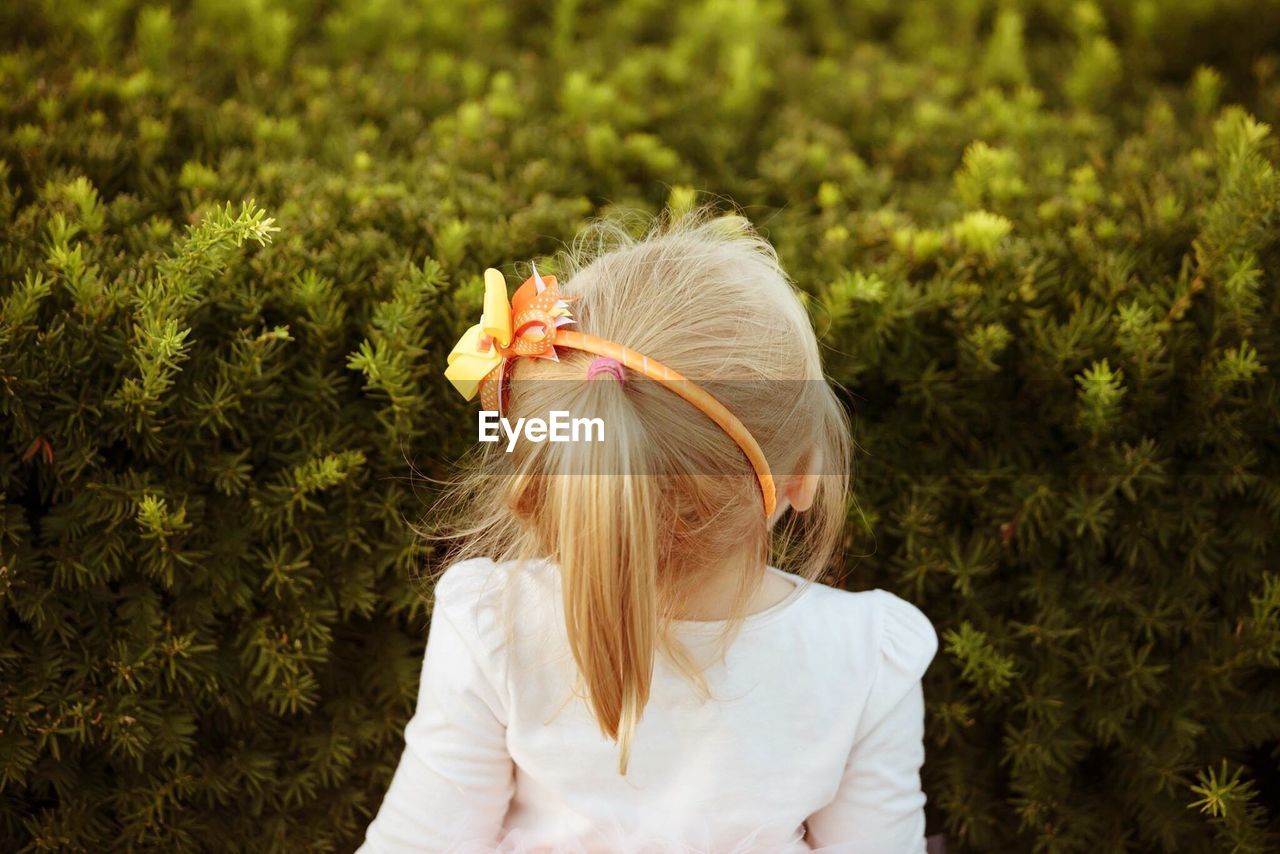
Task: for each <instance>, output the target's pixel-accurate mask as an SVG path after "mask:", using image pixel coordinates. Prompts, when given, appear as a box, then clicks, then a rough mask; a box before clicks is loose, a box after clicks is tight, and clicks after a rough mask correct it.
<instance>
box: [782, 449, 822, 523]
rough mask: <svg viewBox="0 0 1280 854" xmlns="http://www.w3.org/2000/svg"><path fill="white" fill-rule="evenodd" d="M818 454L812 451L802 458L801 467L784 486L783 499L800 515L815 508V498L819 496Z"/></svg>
mask: <svg viewBox="0 0 1280 854" xmlns="http://www.w3.org/2000/svg"><path fill="white" fill-rule="evenodd" d="M815 462H816V452H814V451H810V452H809V453H807V454H805V455H804V456H802V457H801V458H800V465H798V466H797V467H796V471H795V474H792V475H791V476H790V477H788V478H787V479H786V480H785V481H784V482H783V486H782V497H783V498H785V499H787V503H788V504H790V505H791V508H792V509H793V510H795V511H796V512H798V513H803V512H804V511H806V510H808V509H809V508H810V507H812V506H813V498H814V496H815V495H817V494H818V466H817V465H815Z"/></svg>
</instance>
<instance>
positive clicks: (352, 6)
mask: <svg viewBox="0 0 1280 854" xmlns="http://www.w3.org/2000/svg"><path fill="white" fill-rule="evenodd" d="M0 32H3V33H5V35H4V36H2V37H0V38H3V50H2V51H0V115H2V116H3V118H2V120H0V177H2V179H3V180H2V181H0V222H3V227H2V228H0V437H2V439H3V441H2V442H0V615H2V621H0V841H3V842H4V843H5V844H4V846H3V847H4V848H6V849H19V850H21V849H26V848H31V849H37V850H41V849H59V850H64V849H65V850H89V851H98V850H106V849H117V848H119V849H140V848H163V849H167V850H206V849H208V850H240V849H255V850H257V849H279V850H346V849H350V848H351V847H352V846H353V845H354V844H355V843H356V842H357V841H358V839H359V838H360V835H361V833H362V831H363V828H364V825H365V824H366V823H367V820H368V817H369V816H370V814H371V812H372V810H374V809H375V808H376V806H377V803H378V801H379V799H380V797H381V792H382V790H383V788H384V787H385V785H386V783H387V781H388V779H389V775H390V772H391V770H392V768H393V767H394V764H395V762H396V760H397V758H398V754H399V750H400V747H401V742H400V727H401V726H402V724H403V721H404V720H405V718H406V717H407V715H408V713H409V711H410V709H411V705H412V700H413V696H414V691H415V689H416V680H417V672H418V664H419V661H418V658H419V656H420V653H421V649H422V641H423V635H424V630H425V615H424V613H423V611H424V609H423V604H422V603H423V600H422V598H421V596H420V595H419V591H418V590H417V589H416V588H415V585H414V584H413V579H412V576H413V572H414V570H415V568H416V567H417V566H418V565H419V564H420V562H421V560H422V558H423V555H422V554H421V550H419V549H417V548H415V543H414V542H413V535H412V532H411V531H410V529H409V523H412V522H416V521H417V520H418V517H419V516H420V515H421V513H422V512H423V508H424V500H425V498H426V496H425V494H424V493H423V492H422V491H420V490H415V484H414V481H413V479H412V478H411V476H410V474H411V470H412V471H417V472H419V473H421V474H423V475H427V476H434V475H438V474H440V473H441V472H443V471H446V470H447V469H448V467H449V465H450V463H451V461H452V460H453V459H454V458H455V457H456V456H457V455H458V454H459V453H460V452H461V451H462V450H463V449H464V448H465V447H466V445H467V442H468V434H469V431H470V429H471V428H470V425H471V424H472V422H471V421H470V419H469V417H468V416H467V415H466V413H467V412H468V411H469V408H468V407H466V406H465V405H464V404H462V403H461V401H459V400H457V399H455V395H454V394H453V393H452V392H451V391H450V390H449V389H448V387H447V385H446V384H445V383H444V382H442V378H441V376H440V369H441V365H442V364H443V359H444V355H445V353H446V352H447V350H448V348H449V346H450V345H451V344H452V343H453V340H454V338H455V336H456V334H457V333H458V332H460V331H461V329H462V327H463V326H464V325H465V324H466V323H468V322H470V320H471V319H472V318H473V316H474V314H475V312H476V310H477V306H478V296H479V289H480V279H479V276H480V272H481V271H482V270H483V268H484V267H486V266H490V265H499V264H500V265H504V266H505V268H506V269H507V271H508V272H509V273H512V274H514V273H515V272H516V269H515V266H514V265H515V264H517V263H523V262H526V261H528V260H530V259H533V258H540V257H542V256H544V255H546V254H549V253H550V252H551V251H552V250H554V249H555V248H557V246H558V245H559V244H560V242H561V241H563V240H566V239H568V238H570V237H571V236H572V235H573V234H574V232H575V231H576V229H577V228H578V227H579V226H580V224H581V223H582V222H583V221H584V220H585V219H586V218H587V217H589V216H592V215H595V214H599V213H609V212H611V211H613V210H614V209H615V208H640V209H644V210H650V211H654V210H657V209H659V208H660V207H661V206H663V205H664V204H668V203H669V204H670V205H671V206H673V207H674V208H676V209H680V208H683V207H687V206H689V205H691V204H694V203H696V202H700V201H705V200H706V199H707V198H713V199H714V198H724V197H727V198H730V199H732V200H734V201H735V202H737V203H738V204H740V205H742V206H743V207H744V209H745V211H746V213H747V214H748V215H749V216H751V217H752V218H753V219H754V220H755V221H756V223H757V224H758V225H759V226H760V227H761V228H762V229H763V230H764V231H765V232H766V234H767V235H768V236H769V237H770V238H771V239H772V240H773V241H774V242H775V244H776V245H777V246H778V248H779V251H780V253H781V255H782V257H783V261H784V263H785V264H786V266H787V268H788V269H789V270H790V271H791V272H792V274H793V275H794V277H795V279H796V280H797V283H798V284H799V286H800V287H801V288H802V289H803V290H804V291H805V293H806V294H807V296H808V299H809V303H810V305H811V308H812V312H813V316H814V319H815V323H816V324H817V325H818V328H819V330H820V333H821V334H822V336H823V340H824V342H825V343H826V345H827V346H828V351H827V359H828V365H829V370H830V372H831V374H832V377H833V378H834V379H835V380H837V381H839V382H840V383H842V384H843V385H844V386H845V388H847V390H848V392H849V398H848V399H849V401H850V405H851V406H852V408H853V410H854V411H855V413H856V416H857V418H856V423H857V440H858V443H859V445H860V448H861V451H860V454H859V458H858V461H857V476H856V481H857V494H858V506H857V507H856V508H854V509H853V510H852V512H851V515H850V534H849V542H848V548H847V550H846V558H845V560H844V562H843V564H842V565H840V566H836V567H833V568H832V578H833V580H834V579H837V578H843V580H844V581H845V583H847V584H849V585H850V586H853V587H856V588H863V587H869V586H881V587H886V588H889V589H893V590H896V591H898V592H900V593H902V594H903V595H904V596H907V597H908V598H910V599H912V600H913V601H917V602H919V603H920V604H921V605H922V607H923V608H924V609H925V610H926V612H928V613H929V614H930V616H931V617H932V618H933V619H934V622H935V624H936V625H937V627H938V629H939V632H940V634H941V635H942V638H943V652H942V654H941V655H940V656H939V658H938V661H937V663H936V664H935V666H934V668H933V669H932V671H931V673H930V675H929V676H928V680H927V684H926V693H927V697H928V701H929V714H928V751H929V753H928V755H929V760H928V764H927V765H926V768H925V784H926V789H927V792H928V794H929V811H930V832H945V833H946V834H947V835H948V836H949V838H950V840H951V843H952V846H953V848H955V849H956V850H962V851H1012V850H1035V851H1051V852H1067V851H1084V850H1091V849H1094V850H1107V851H1113V850H1134V851H1150V850H1169V851H1174V850H1176V851H1216V850H1239V851H1264V850H1268V849H1269V850H1275V846H1276V840H1277V834H1278V833H1280V814H1278V813H1277V811H1276V809H1275V804H1276V803H1277V802H1280V775H1278V774H1277V772H1276V762H1277V756H1278V748H1277V745H1278V743H1280V716H1278V715H1277V714H1276V709H1278V708H1280V675H1278V671H1280V563H1277V561H1278V559H1280V537H1277V534H1276V530H1277V525H1278V524H1280V479H1278V477H1277V475H1280V442H1278V441H1277V438H1278V437H1280V416H1278V414H1277V413H1280V385H1278V384H1277V379H1276V377H1277V371H1280V299H1277V291H1276V276H1277V272H1278V271H1280V263H1278V262H1280V247H1278V246H1277V239H1276V238H1277V224H1278V223H1277V219H1278V217H1277V214H1278V208H1280V177H1278V176H1277V172H1276V162H1277V147H1276V136H1275V134H1274V133H1273V132H1272V130H1271V128H1270V127H1269V126H1268V124H1265V123H1264V122H1274V121H1275V120H1276V119H1277V117H1278V116H1277V113H1278V112H1280V85H1277V71H1276V69H1277V61H1278V57H1277V55H1276V53H1275V52H1274V51H1275V49H1274V46H1275V45H1276V44H1277V43H1280V10H1277V8H1276V6H1275V5H1274V4H1271V3H1267V2H1263V0H1256V2H1250V1H1249V0H1178V1H1177V2H1163V3H1155V2H1139V3H1127V2H1119V0H1110V2H1099V3H1090V2H1071V3H1068V2H1057V0H1021V2H998V0H962V2H941V0H937V2H930V0H907V1H906V2H898V3H891V2H887V0H877V2H864V3H858V4H845V3H837V2H822V0H804V2H797V3H795V4H790V5H788V4H784V3H782V2H778V1H777V0H753V2H728V0H705V2H692V3H685V4H678V5H672V6H667V5H664V4H659V3H656V2H653V0H626V2H622V3H617V4H600V3H582V2H559V3H555V4H538V3H524V4H503V3H496V2H495V3H480V2H466V3H456V4H448V3H440V4H434V3H420V2H409V0H377V1H376V2H368V0H339V2H333V3H317V2H312V0H234V2H229V1H228V0H224V1H223V2H218V1H217V0H200V2H196V3H190V4H175V5H174V6H173V7H172V8H170V7H167V6H163V5H159V4H135V3H130V2H125V0H115V2H110V3H96V2H93V3H91V2H87V1H86V0H76V2H53V0H45V2H33V0H20V2H18V3H15V4H7V5H6V6H5V7H4V8H3V9H0ZM707 194H712V195H711V196H708V195H707ZM521 269H522V270H523V269H524V268H523V267H522V268H521ZM426 806H428V807H429V805H426Z"/></svg>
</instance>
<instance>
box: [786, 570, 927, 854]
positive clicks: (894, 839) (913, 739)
mask: <svg viewBox="0 0 1280 854" xmlns="http://www.w3.org/2000/svg"><path fill="white" fill-rule="evenodd" d="M876 593H877V594H878V595H879V598H880V600H881V602H880V608H879V610H880V619H881V631H880V635H881V642H880V650H879V660H878V669H877V674H876V676H875V677H874V678H873V682H872V688H871V693H870V696H869V698H868V700H867V705H866V707H865V709H864V711H863V714H862V717H861V719H860V721H859V723H858V728H857V732H856V734H855V737H854V744H853V748H852V750H851V751H850V754H849V759H848V762H847V763H846V765H845V770H844V776H843V778H842V780H841V782H840V787H839V789H838V790H837V792H836V796H835V798H834V799H833V800H832V801H831V803H830V804H828V805H827V806H825V807H823V808H822V809H821V810H819V811H818V812H816V813H814V814H813V815H812V816H810V817H809V820H808V821H807V822H806V824H807V827H808V837H807V840H808V842H809V844H810V846H811V847H812V848H815V849H819V850H822V849H826V850H830V851H839V852H843V854H873V853H874V854H887V852H893V854H916V852H923V851H924V850H925V840H924V829H925V828H924V804H925V794H924V791H923V790H922V788H921V785H920V768H921V767H922V766H923V765H924V689H923V687H922V685H921V682H920V680H921V677H923V676H924V672H925V670H926V669H928V667H929V663H930V662H931V661H932V660H933V657H934V655H935V654H936V652H937V649H938V636H937V633H936V632H935V631H934V628H933V625H932V624H931V623H930V622H929V619H928V617H926V616H925V615H924V614H923V613H922V612H921V611H920V610H919V609H918V608H916V606H914V605H912V604H911V603H909V602H907V601H905V600H903V599H900V598H898V597H897V596H894V595H893V594H892V593H889V592H887V591H883V590H878V591H876Z"/></svg>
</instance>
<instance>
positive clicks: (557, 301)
mask: <svg viewBox="0 0 1280 854" xmlns="http://www.w3.org/2000/svg"><path fill="white" fill-rule="evenodd" d="M568 299H571V297H570V298H566V297H563V296H561V295H560V292H559V291H558V290H557V285H556V277H555V276H545V277H544V276H540V275H538V268H537V267H534V268H533V275H532V276H530V277H529V278H528V279H526V280H525V281H524V284H522V285H521V286H520V287H519V288H518V289H517V290H516V292H515V296H513V297H512V298H511V300H510V302H508V300H507V283H506V280H505V279H504V278H503V276H502V273H501V272H499V271H498V270H495V269H493V268H489V269H488V270H485V271H484V314H483V316H482V317H481V318H480V322H479V323H478V324H476V325H475V326H472V327H471V328H470V329H468V330H467V331H466V332H465V333H463V335H462V337H461V338H460V339H458V343H457V344H456V345H455V346H454V348H453V351H452V352H450V353H449V366H448V368H446V369H445V372H444V375H445V377H446V378H448V380H449V382H451V383H453V386H454V388H456V389H457V390H458V391H459V392H461V393H462V396H463V397H465V398H466V399H467V400H471V399H472V398H473V397H475V396H476V392H477V391H479V392H480V402H481V405H482V406H483V407H484V408H485V409H487V410H496V411H498V412H501V411H502V409H503V403H504V399H505V391H506V389H505V387H504V380H505V379H506V371H507V364H508V362H509V361H510V360H511V359H515V358H520V357H524V358H531V359H551V360H553V361H559V359H558V358H557V356H556V349H555V348H556V347H568V348H570V349H573V350H581V351H583V352H585V353H592V354H594V355H596V356H603V357H606V358H609V359H616V360H617V361H618V362H621V363H622V364H623V365H624V366H626V367H628V368H630V369H631V370H633V371H635V372H636V373H639V374H642V375H643V376H646V377H648V378H649V379H651V380H654V381H655V382H658V383H661V384H662V385H664V386H666V387H667V388H669V389H671V390H672V391H674V392H675V393H676V394H678V395H680V396H681V397H683V398H684V399H685V400H687V401H689V402H690V403H692V404H693V405H694V406H696V407H697V408H698V409H700V410H702V412H703V413H705V414H706V416H707V417H708V418H710V419H711V420H712V421H714V422H716V424H718V425H720V429H722V430H724V432H725V433H727V434H729V438H731V439H733V441H735V442H737V443H738V447H740V448H742V452H743V453H744V454H746V455H747V459H748V460H749V461H750V462H751V467H752V468H753V469H755V472H756V479H757V480H759V481H760V492H761V495H762V496H763V497H764V513H765V516H766V517H768V516H771V515H773V510H774V507H775V506H776V503H777V499H776V497H775V494H774V485H773V475H772V474H771V473H770V471H769V462H768V460H766V459H765V456H764V451H762V450H760V445H759V443H758V442H756V440H755V437H754V436H752V435H751V433H750V432H749V431H748V430H747V428H746V426H744V425H743V423H742V422H741V421H739V420H738V417H737V416H735V415H734V414H733V413H732V412H730V411H729V410H728V409H726V408H725V406H724V404H722V403H720V401H718V400H716V399H715V398H714V397H712V396H711V395H710V394H708V393H707V392H706V390H705V389H703V388H701V387H700V386H698V385H697V384H696V383H693V382H691V381H690V380H688V379H686V378H685V377H683V376H681V375H680V374H679V373H677V372H676V371H673V370H672V369H671V368H668V367H667V366H666V365H664V364H662V363H661V362H658V361H656V360H654V359H650V358H649V357H648V356H645V355H644V354H642V353H637V352H636V351H635V350H632V349H630V348H629V347H624V346H622V345H621V344H618V343H617V342H615V341H608V340H606V339H604V338H597V337H596V336H595V335H588V334H586V333H585V332H577V331H575V330H572V329H562V328H561V327H563V326H565V325H567V324H571V323H573V322H574V320H573V316H572V315H571V314H570V312H569V304H568Z"/></svg>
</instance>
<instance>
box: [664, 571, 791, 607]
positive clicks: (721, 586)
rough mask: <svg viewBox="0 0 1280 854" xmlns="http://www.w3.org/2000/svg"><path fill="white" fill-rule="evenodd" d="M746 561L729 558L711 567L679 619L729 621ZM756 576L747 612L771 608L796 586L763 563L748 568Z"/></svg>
mask: <svg viewBox="0 0 1280 854" xmlns="http://www.w3.org/2000/svg"><path fill="white" fill-rule="evenodd" d="M746 563H747V562H746V561H726V562H725V563H722V564H719V565H717V566H715V567H712V568H709V569H707V570H706V571H705V574H704V575H703V576H702V577H701V578H700V579H699V581H698V583H697V585H696V586H695V587H694V589H693V590H690V591H689V592H688V593H687V594H686V595H685V597H684V601H683V603H682V605H681V607H680V609H679V611H678V613H677V614H676V619H679V620H694V621H708V622H709V621H716V620H727V619H728V618H729V616H730V614H731V613H732V611H733V599H734V596H735V594H736V593H737V589H738V580H739V575H740V574H741V573H742V572H743V571H744V569H743V566H744V564H746ZM746 571H747V572H749V573H750V574H751V575H752V576H753V577H752V578H750V579H748V583H749V584H750V585H753V587H754V589H753V590H752V591H751V595H750V597H749V598H748V599H747V607H746V609H745V614H746V615H751V614H754V613H757V612H759V611H763V610H765V609H767V608H770V607H772V606H774V605H776V604H777V603H779V602H781V601H782V600H783V599H785V598H786V597H787V596H788V595H789V594H790V593H791V591H793V590H794V589H795V583H794V582H792V581H791V580H790V579H788V578H785V577H783V576H781V575H778V574H777V573H774V572H767V571H765V568H764V566H763V565H759V566H757V567H756V568H754V569H751V570H746Z"/></svg>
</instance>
